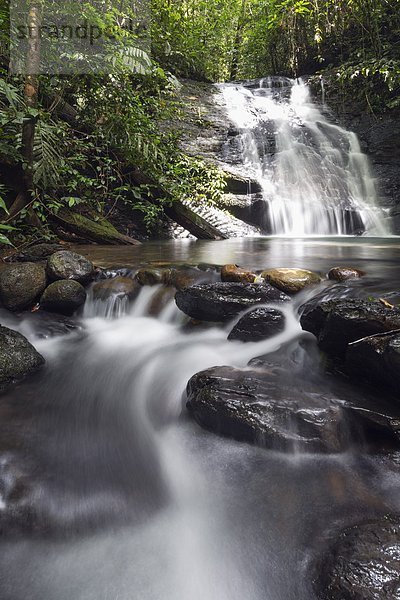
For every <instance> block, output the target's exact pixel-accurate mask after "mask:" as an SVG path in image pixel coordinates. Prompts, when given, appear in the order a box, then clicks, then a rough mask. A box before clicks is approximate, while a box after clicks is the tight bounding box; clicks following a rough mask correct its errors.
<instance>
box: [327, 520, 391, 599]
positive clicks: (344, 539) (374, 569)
mask: <svg viewBox="0 0 400 600" xmlns="http://www.w3.org/2000/svg"><path fill="white" fill-rule="evenodd" d="M318 572H319V573H318V578H317V582H316V584H317V585H316V587H317V594H318V598H320V600H399V599H400V519H399V517H394V516H393V517H388V518H386V519H380V520H376V521H371V522H367V523H361V524H359V525H354V526H353V527H349V528H348V529H345V530H344V531H343V532H342V533H341V535H340V536H339V538H338V539H337V541H336V542H335V543H334V545H333V547H332V548H331V550H330V552H329V554H328V555H325V556H324V557H323V563H322V564H320V565H319V566H318Z"/></svg>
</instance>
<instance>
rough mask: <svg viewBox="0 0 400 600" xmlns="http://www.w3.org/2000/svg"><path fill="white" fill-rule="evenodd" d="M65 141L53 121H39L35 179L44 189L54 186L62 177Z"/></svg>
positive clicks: (34, 164)
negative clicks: (61, 168) (61, 165)
mask: <svg viewBox="0 0 400 600" xmlns="http://www.w3.org/2000/svg"><path fill="white" fill-rule="evenodd" d="M63 154H64V153H63V141H62V139H61V140H60V134H59V129H58V127H57V126H56V124H55V123H53V122H47V121H41V120H39V121H37V123H36V128H35V141H34V147H33V168H34V175H33V181H34V183H35V185H38V186H40V187H42V188H44V189H47V188H51V187H54V186H55V185H56V184H57V183H58V181H59V178H60V163H61V161H62V159H63Z"/></svg>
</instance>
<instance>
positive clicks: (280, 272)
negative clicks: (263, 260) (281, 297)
mask: <svg viewBox="0 0 400 600" xmlns="http://www.w3.org/2000/svg"><path fill="white" fill-rule="evenodd" d="M261 277H263V278H264V279H265V281H268V283H270V284H271V285H273V286H274V287H276V288H277V289H278V290H281V291H282V292H285V293H286V294H297V293H298V292H301V290H304V288H306V287H307V286H309V285H316V284H318V283H320V282H321V281H322V279H321V277H320V276H319V275H318V274H317V273H313V272H312V271H305V270H304V269H268V270H267V271H263V272H262V273H261Z"/></svg>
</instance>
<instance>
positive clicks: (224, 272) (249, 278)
mask: <svg viewBox="0 0 400 600" xmlns="http://www.w3.org/2000/svg"><path fill="white" fill-rule="evenodd" d="M256 277H257V275H255V273H251V272H250V271H246V270H245V269H242V268H241V267H238V266H237V265H224V266H223V267H222V269H221V280H222V281H230V282H238V283H254V281H255V279H256Z"/></svg>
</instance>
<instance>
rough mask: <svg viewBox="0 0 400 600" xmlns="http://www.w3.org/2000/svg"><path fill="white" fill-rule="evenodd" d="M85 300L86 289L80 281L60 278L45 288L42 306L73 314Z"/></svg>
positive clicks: (61, 312) (65, 313)
mask: <svg viewBox="0 0 400 600" xmlns="http://www.w3.org/2000/svg"><path fill="white" fill-rule="evenodd" d="M85 300H86V290H85V288H84V287H83V285H81V284H80V283H79V282H78V281H74V280H59V281H55V282H54V283H51V284H50V285H49V287H47V288H46V289H45V291H44V292H43V295H42V297H41V298H40V306H41V308H43V309H44V310H47V311H49V312H56V313H60V314H62V315H72V314H73V313H74V312H75V311H76V310H78V308H79V307H80V306H82V305H83V304H84V303H85Z"/></svg>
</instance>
